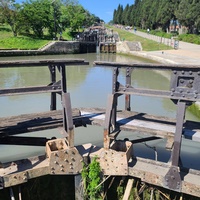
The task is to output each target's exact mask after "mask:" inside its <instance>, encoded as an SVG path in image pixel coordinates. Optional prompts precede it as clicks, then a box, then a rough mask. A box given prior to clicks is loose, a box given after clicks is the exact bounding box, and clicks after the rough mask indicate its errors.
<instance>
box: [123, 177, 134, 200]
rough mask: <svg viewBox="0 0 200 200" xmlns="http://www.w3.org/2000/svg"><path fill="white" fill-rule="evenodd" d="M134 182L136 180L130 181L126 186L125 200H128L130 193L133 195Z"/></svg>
mask: <svg viewBox="0 0 200 200" xmlns="http://www.w3.org/2000/svg"><path fill="white" fill-rule="evenodd" d="M133 182H134V179H128V183H127V185H126V190H125V193H124V196H123V200H128V198H129V196H130V193H131V189H132V187H133Z"/></svg>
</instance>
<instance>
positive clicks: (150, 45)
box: [108, 26, 172, 51]
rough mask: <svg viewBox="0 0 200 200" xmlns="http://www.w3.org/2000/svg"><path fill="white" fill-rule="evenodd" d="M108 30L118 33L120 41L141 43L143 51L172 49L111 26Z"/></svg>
mask: <svg viewBox="0 0 200 200" xmlns="http://www.w3.org/2000/svg"><path fill="white" fill-rule="evenodd" d="M108 28H111V29H113V31H114V32H118V34H119V36H120V38H121V39H124V40H126V41H138V42H141V45H142V49H143V51H157V50H168V49H172V47H170V46H167V45H164V44H160V43H158V42H155V41H152V40H148V39H146V38H143V37H140V36H137V35H135V34H133V33H130V32H128V31H126V30H122V29H118V28H115V27H113V26H108Z"/></svg>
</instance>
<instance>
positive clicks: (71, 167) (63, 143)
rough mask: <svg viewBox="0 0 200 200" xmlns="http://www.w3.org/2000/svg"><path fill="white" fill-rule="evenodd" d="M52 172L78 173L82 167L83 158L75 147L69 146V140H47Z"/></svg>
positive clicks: (47, 151)
mask: <svg viewBox="0 0 200 200" xmlns="http://www.w3.org/2000/svg"><path fill="white" fill-rule="evenodd" d="M46 153H47V157H49V167H50V172H49V173H50V174H78V173H80V171H81V169H82V166H83V165H82V161H83V158H82V156H81V155H80V154H79V152H78V150H77V149H76V148H75V147H69V146H68V145H67V140H66V139H65V138H63V139H56V140H52V141H49V142H47V144H46Z"/></svg>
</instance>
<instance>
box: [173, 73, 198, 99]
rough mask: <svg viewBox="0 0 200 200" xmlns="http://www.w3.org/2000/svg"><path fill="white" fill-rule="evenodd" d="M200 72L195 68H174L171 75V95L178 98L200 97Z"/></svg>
mask: <svg viewBox="0 0 200 200" xmlns="http://www.w3.org/2000/svg"><path fill="white" fill-rule="evenodd" d="M199 83H200V72H199V71H197V70H174V71H173V72H172V76H171V86H170V90H171V96H172V97H177V98H180V99H187V100H190V99H196V100H197V99H200V88H199Z"/></svg>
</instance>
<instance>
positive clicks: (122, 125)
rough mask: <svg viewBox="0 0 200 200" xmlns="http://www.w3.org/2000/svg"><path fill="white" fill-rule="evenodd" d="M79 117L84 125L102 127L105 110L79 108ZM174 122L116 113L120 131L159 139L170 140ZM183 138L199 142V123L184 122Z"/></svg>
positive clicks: (130, 112)
mask: <svg viewBox="0 0 200 200" xmlns="http://www.w3.org/2000/svg"><path fill="white" fill-rule="evenodd" d="M80 110H81V116H82V120H83V122H85V123H86V124H92V125H98V126H104V119H105V110H104V109H95V108H89V109H86V108H81V109H80ZM175 125H176V120H175V119H170V118H167V117H160V116H153V115H148V114H146V113H137V112H133V111H118V112H117V126H118V128H119V129H120V130H125V131H133V132H141V133H143V134H147V135H151V136H157V137H161V138H171V137H173V136H174V133H175V127H176V126H175ZM183 137H185V138H187V139H191V140H194V141H198V142H200V123H199V122H192V121H186V122H185V123H184V127H183Z"/></svg>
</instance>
